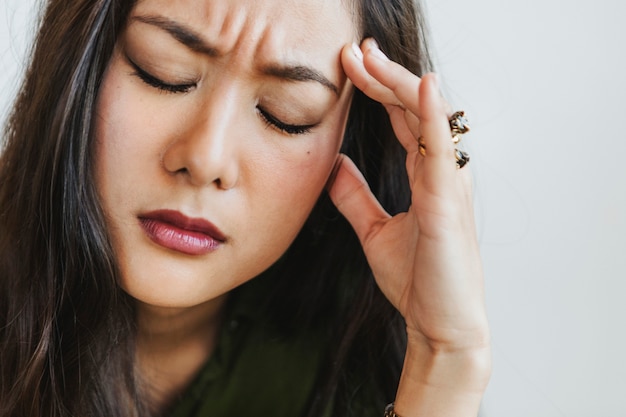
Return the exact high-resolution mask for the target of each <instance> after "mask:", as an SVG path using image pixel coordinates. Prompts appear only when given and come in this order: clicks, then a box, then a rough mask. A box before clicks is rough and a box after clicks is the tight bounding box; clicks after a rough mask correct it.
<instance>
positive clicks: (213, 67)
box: [96, 0, 355, 307]
mask: <svg viewBox="0 0 626 417" xmlns="http://www.w3.org/2000/svg"><path fill="white" fill-rule="evenodd" d="M354 40H355V29H354V23H353V21H352V18H351V14H350V13H349V12H348V11H347V10H345V9H344V6H343V2H340V1H332V2H331V1H325V0H298V1H290V2H285V1H284V0H263V1H257V0H230V1H217V0H212V1H211V0H197V1H193V0H179V1H172V0H144V1H140V2H138V4H137V6H136V7H135V8H134V10H133V11H132V13H131V15H130V18H129V21H128V25H127V27H126V29H125V31H123V32H122V33H121V35H120V38H119V41H118V44H117V46H116V50H115V53H114V55H113V57H112V59H111V62H110V64H109V67H108V69H107V71H106V73H105V76H104V80H103V83H102V86H101V89H100V92H99V98H98V104H97V122H96V182H97V186H98V190H99V193H100V196H101V199H102V204H103V206H104V210H105V213H106V216H107V222H108V227H109V229H110V232H111V236H112V239H113V245H114V248H115V251H116V254H117V257H118V262H119V264H120V267H121V271H122V280H123V281H122V286H123V287H124V289H125V290H126V291H127V292H128V293H129V294H130V295H132V296H133V297H135V298H136V299H138V300H140V301H142V302H144V303H147V304H150V305H155V306H168V307H188V306H194V305H198V304H200V303H202V302H205V301H209V300H211V299H214V298H216V297H218V296H220V295H222V294H224V293H226V292H228V291H229V290H231V289H232V288H234V287H236V286H237V285H239V284H241V283H243V282H245V281H246V280H248V279H250V278H252V277H254V276H256V275H258V274H259V273H260V272H262V271H263V270H265V269H266V268H267V267H269V266H270V265H271V264H272V263H273V262H275V261H276V260H277V259H278V258H279V257H280V256H281V255H282V254H283V253H284V251H285V250H286V249H287V247H288V246H289V245H290V243H291V242H292V241H293V239H294V238H295V236H296V235H297V233H298V231H299V230H300V228H301V226H302V224H303V223H304V221H305V220H306V218H307V216H308V214H309V213H310V211H311V209H312V207H313V205H314V203H315V201H316V200H317V198H318V196H319V194H320V192H321V191H322V189H323V188H324V185H325V183H326V181H327V179H328V176H329V174H330V172H331V170H332V168H333V165H334V162H335V159H336V156H337V152H338V149H339V147H340V142H341V137H342V135H343V130H344V126H345V121H346V118H347V112H348V106H349V102H350V97H351V86H350V83H349V82H348V81H347V80H346V76H345V74H344V73H343V71H342V68H341V65H340V60H339V54H340V50H341V48H342V46H343V45H345V44H346V43H349V42H353V41H354Z"/></svg>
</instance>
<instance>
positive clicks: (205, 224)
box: [139, 210, 226, 255]
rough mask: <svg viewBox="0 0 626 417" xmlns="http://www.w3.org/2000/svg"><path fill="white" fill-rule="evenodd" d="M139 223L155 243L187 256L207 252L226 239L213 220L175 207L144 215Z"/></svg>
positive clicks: (140, 217)
mask: <svg viewBox="0 0 626 417" xmlns="http://www.w3.org/2000/svg"><path fill="white" fill-rule="evenodd" d="M139 222H140V224H141V226H142V227H143V229H144V231H145V232H146V234H147V235H148V237H149V238H150V239H151V240H152V241H153V242H154V243H156V244H157V245H160V246H163V247H164V248H167V249H171V250H173V251H176V252H181V253H185V254H187V255H205V254H207V253H210V252H213V251H214V250H216V249H217V248H218V247H219V246H220V245H221V244H222V243H224V242H225V241H226V237H225V236H224V234H223V233H222V232H221V231H220V230H219V229H218V228H217V227H216V226H215V225H213V224H212V223H211V222H209V221H207V220H205V219H199V218H190V217H187V216H185V215H184V214H182V213H180V212H178V211H174V210H157V211H152V212H149V213H145V214H142V215H140V216H139Z"/></svg>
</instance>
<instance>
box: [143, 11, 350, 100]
mask: <svg viewBox="0 0 626 417" xmlns="http://www.w3.org/2000/svg"><path fill="white" fill-rule="evenodd" d="M132 19H133V20H136V21H138V22H141V23H145V24H148V25H151V26H155V27H157V28H159V29H162V30H164V31H165V32H167V33H169V34H170V35H171V36H172V37H173V38H174V39H176V40H177V41H178V42H180V43H182V44H183V45H185V46H186V47H187V48H189V49H191V50H192V51H194V52H198V53H202V54H205V55H208V56H211V57H217V56H219V51H218V49H217V48H216V47H214V46H212V45H210V43H209V42H207V41H206V40H205V39H203V38H202V36H201V35H200V34H198V33H197V32H196V31H194V30H193V29H192V28H190V27H188V26H186V25H184V24H182V23H180V22H176V21H175V20H172V19H170V18H167V17H164V16H158V15H137V16H133V17H132ZM261 72H262V73H264V74H266V75H270V76H274V77H278V78H283V79H286V80H289V81H298V82H311V81H313V82H317V83H319V84H321V85H323V86H324V87H326V88H327V89H328V90H330V91H332V92H333V93H334V94H335V95H339V87H337V85H336V84H335V83H333V82H332V81H330V79H329V78H328V77H326V76H325V75H324V74H323V73H322V72H321V71H319V70H317V69H315V68H312V67H311V66H308V65H303V64H280V63H273V64H270V65H266V66H264V67H263V68H262V70H261Z"/></svg>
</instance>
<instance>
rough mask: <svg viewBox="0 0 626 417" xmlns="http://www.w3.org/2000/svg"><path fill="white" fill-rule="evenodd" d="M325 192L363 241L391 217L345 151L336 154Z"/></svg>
mask: <svg viewBox="0 0 626 417" xmlns="http://www.w3.org/2000/svg"><path fill="white" fill-rule="evenodd" d="M328 193H329V195H330V198H331V200H332V201H333V203H334V204H335V206H336V207H337V209H338V210H339V211H340V212H341V214H343V216H344V217H345V218H346V219H347V220H348V222H350V224H351V225H352V228H353V229H354V231H355V232H356V234H357V236H358V237H359V240H360V241H361V243H362V244H364V243H365V242H367V241H368V240H369V239H370V237H371V236H372V235H373V234H374V233H375V232H376V231H377V230H379V227H380V226H382V224H383V223H384V222H385V221H386V220H387V219H388V218H389V217H390V216H389V214H387V212H386V211H385V210H384V209H383V208H382V206H381V205H380V203H379V202H378V200H376V197H374V195H373V194H372V192H371V190H370V188H369V186H368V185H367V182H366V181H365V178H364V177H363V175H362V174H361V172H360V171H359V169H358V168H357V167H356V165H355V164H354V162H352V160H351V159H350V158H348V157H347V156H346V155H339V157H338V158H337V162H336V165H335V174H334V178H333V180H332V182H331V183H330V184H329V189H328Z"/></svg>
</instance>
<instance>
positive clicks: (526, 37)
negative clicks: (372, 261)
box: [0, 0, 626, 417]
mask: <svg viewBox="0 0 626 417" xmlns="http://www.w3.org/2000/svg"><path fill="white" fill-rule="evenodd" d="M34 4H35V1H34V0H28V1H26V0H0V74H1V76H0V114H1V115H4V114H5V111H6V108H7V106H8V103H9V101H10V100H11V98H12V95H13V93H14V92H15V89H16V85H17V80H18V79H19V75H18V74H19V72H20V64H21V63H22V61H23V56H24V51H25V48H26V46H27V45H28V40H29V36H30V35H31V34H32V23H31V22H32V21H33V17H34V16H35V13H34V12H33V10H34V9H33V7H34V6H33V5H34ZM427 6H428V7H427V9H428V13H429V15H430V18H431V20H430V22H431V30H432V32H433V41H434V45H435V48H434V49H435V52H436V58H437V63H438V67H439V72H440V74H441V78H442V83H443V84H444V88H445V92H446V94H447V96H448V97H449V99H450V101H451V102H452V103H453V104H454V107H458V108H464V109H465V110H466V111H467V112H468V114H469V116H470V117H471V121H472V126H473V130H472V132H471V133H470V134H469V135H466V137H465V139H464V143H465V144H466V149H467V150H469V151H470V153H471V156H472V162H471V164H470V166H471V169H472V170H473V171H474V174H475V178H476V206H477V213H478V217H479V219H478V221H479V230H480V238H481V244H482V251H483V255H484V261H485V273H486V283H487V302H488V308H489V313H490V317H491V324H492V329H493V344H494V374H493V378H492V381H491V384H490V386H489V389H488V392H487V395H486V398H485V402H484V414H485V416H486V417H625V416H626V358H625V355H626V330H625V329H626V303H624V301H623V300H624V298H626V123H624V121H625V113H626V105H625V104H624V100H625V97H626V81H625V76H626V47H625V46H624V42H625V41H626V24H624V23H623V20H624V17H625V16H626V2H624V1H623V0H596V1H595V2H593V3H592V2H590V1H586V2H582V1H578V2H575V1H571V0H570V1H566V0H524V1H505V0H474V1H471V2H470V1H462V0H427Z"/></svg>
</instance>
